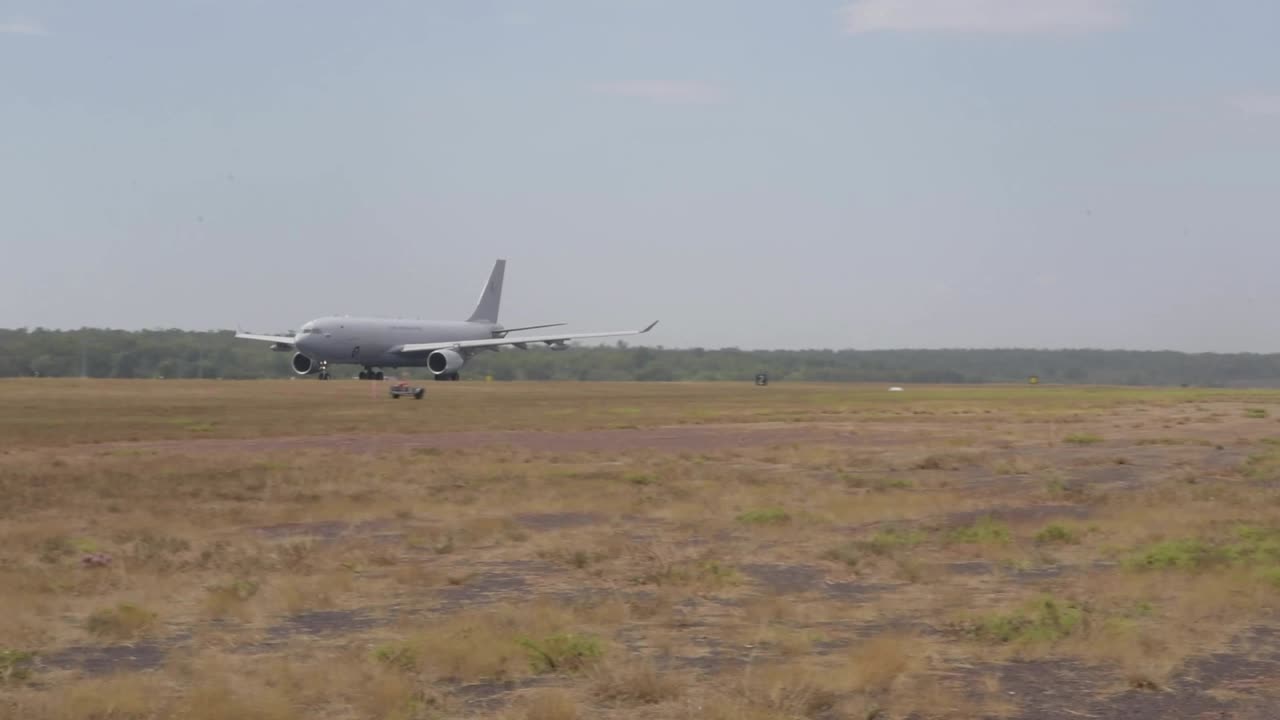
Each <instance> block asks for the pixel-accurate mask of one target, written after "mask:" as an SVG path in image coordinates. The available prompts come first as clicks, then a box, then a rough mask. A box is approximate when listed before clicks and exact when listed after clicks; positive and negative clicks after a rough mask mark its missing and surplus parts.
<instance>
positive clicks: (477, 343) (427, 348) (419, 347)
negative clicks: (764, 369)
mask: <svg viewBox="0 0 1280 720" xmlns="http://www.w3.org/2000/svg"><path fill="white" fill-rule="evenodd" d="M657 324H658V322H657V321H656V320H655V321H654V322H652V323H650V324H649V326H648V327H646V328H645V329H643V330H617V331H614V332H600V333H565V334H563V335H536V336H529V337H514V338H493V339H491V340H457V341H454V342H439V343H409V344H407V345H401V346H400V347H398V348H395V349H394V350H393V351H392V352H397V353H400V354H402V355H417V354H420V353H430V352H435V351H436V350H485V349H489V348H496V347H499V346H502V345H514V346H516V347H519V348H522V349H523V348H524V347H525V346H526V345H532V344H534V343H546V344H547V345H563V344H565V343H566V342H568V341H570V340H585V339H587V338H602V337H619V336H622V335H643V334H644V333H647V332H649V331H650V330H652V329H653V327H654V326H655V325H657Z"/></svg>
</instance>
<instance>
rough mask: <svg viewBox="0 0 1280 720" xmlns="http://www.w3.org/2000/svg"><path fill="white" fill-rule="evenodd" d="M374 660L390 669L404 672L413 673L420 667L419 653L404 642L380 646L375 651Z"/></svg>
mask: <svg viewBox="0 0 1280 720" xmlns="http://www.w3.org/2000/svg"><path fill="white" fill-rule="evenodd" d="M373 658H374V659H375V660H377V661H378V662H380V663H382V664H383V665H386V666H388V667H393V668H395V669H397V670H402V671H404V672H413V671H415V670H417V669H418V667H419V662H420V660H419V658H418V651H417V650H416V649H415V648H414V647H413V646H412V645H410V644H408V643H403V642H395V643H387V644H386V645H379V646H378V647H376V648H374V650H373Z"/></svg>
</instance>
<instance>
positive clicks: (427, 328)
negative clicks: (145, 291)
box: [236, 259, 658, 380]
mask: <svg viewBox="0 0 1280 720" xmlns="http://www.w3.org/2000/svg"><path fill="white" fill-rule="evenodd" d="M506 266H507V261H506V260H502V259H499V260H497V261H495V262H494V263H493V270H492V271H490V273H489V281H488V282H487V283H485V285H484V289H483V290H481V291H480V300H479V301H478V302H477V303H476V309H475V310H474V311H473V312H472V313H471V316H470V317H468V318H467V319H466V320H463V321H447V320H409V319H407V318H375V317H346V316H342V317H338V316H331V317H322V318H317V319H315V320H312V321H311V322H308V323H307V324H305V325H303V326H302V329H301V330H299V331H298V332H297V333H295V334H294V335H292V336H288V335H258V334H254V333H244V332H236V337H237V338H242V339H245V340H254V341H257V342H267V343H271V349H272V350H275V351H277V352H292V353H293V358H292V359H291V360H290V361H289V365H290V367H291V368H292V370H293V372H294V374H297V375H316V376H318V377H319V379H321V380H328V379H329V377H330V375H329V365H361V366H363V367H364V370H363V371H361V372H360V379H361V380H381V379H382V378H383V374H382V370H380V369H378V368H402V367H425V368H427V369H428V370H430V371H431V374H432V375H434V376H435V377H436V379H437V380H457V379H458V377H459V375H458V371H459V370H461V369H462V366H463V365H465V364H466V363H467V361H468V360H469V359H470V358H472V357H473V356H474V355H475V354H476V353H481V352H486V351H490V352H492V351H496V350H498V349H499V348H501V347H503V346H509V347H517V348H520V349H521V350H523V349H525V348H527V347H529V346H530V345H534V344H543V345H546V346H547V347H549V348H551V349H552V350H564V349H565V348H566V347H567V346H566V345H565V343H566V342H568V341H570V340H584V339H587V338H601V337H617V336H619V335H643V334H644V333H647V332H649V331H650V330H652V329H653V326H654V325H657V324H658V323H657V322H653V323H651V324H650V325H649V326H648V327H646V328H644V329H643V330H621V331H615V332H604V333H563V332H558V333H555V334H542V335H524V334H521V335H518V336H516V337H508V333H523V332H524V331H527V330H540V329H546V328H557V327H560V326H561V325H564V323H551V324H544V325H527V326H525V327H516V328H504V327H503V326H502V325H500V324H499V323H498V309H499V306H500V305H501V303H502V278H503V276H504V274H505V272H506Z"/></svg>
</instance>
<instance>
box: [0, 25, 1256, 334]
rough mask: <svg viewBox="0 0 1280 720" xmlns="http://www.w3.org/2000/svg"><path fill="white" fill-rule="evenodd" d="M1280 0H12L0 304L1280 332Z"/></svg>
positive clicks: (171, 319) (186, 314)
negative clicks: (477, 309)
mask: <svg viewBox="0 0 1280 720" xmlns="http://www.w3.org/2000/svg"><path fill="white" fill-rule="evenodd" d="M1277 28H1280V2H1276V0H1219V1H1217V2H1205V1H1204V0H856V1H852V2H849V1H845V2H841V1H840V0H787V1H783V0H545V1H543V2H533V1H523V2H522V1H520V0H447V1H445V0H440V1H434V2H432V1H427V0H415V1H409V0H406V1H403V2H378V3H351V2H317V1H315V0H308V1H307V2H283V1H271V2H265V1H262V0H252V1H251V0H204V1H195V0H189V1H183V0H166V1H161V0H156V1H155V2H145V3H144V2H129V1H127V0H119V1H116V2H109V3H108V2H89V1H87V0H86V1H83V2H59V1H57V0H27V1H25V2H24V1H21V0H19V1H18V2H10V1H8V0H0V327H21V326H46V327H79V326H83V325H91V326H110V327H122V328H142V327H171V326H172V327H184V328H202V329H203V328H229V327H235V326H236V325H237V324H240V325H242V326H243V327H245V328H246V329H254V330H259V331H277V330H285V329H290V328H296V327H297V326H298V325H300V324H301V323H302V322H303V321H305V320H307V319H308V318H311V317H314V316H317V315H323V314H330V313H350V314H377V315H408V316H416V317H424V318H458V319H460V318H463V317H465V316H466V315H467V314H468V313H469V312H470V310H471V306H472V304H473V303H474V300H475V297H476V295H477V294H478V292H479V290H480V286H481V285H482V283H483V281H484V279H485V275H486V273H487V272H488V270H489V266H490V264H491V263H492V260H493V258H495V257H498V256H502V257H506V258H509V260H510V264H509V267H508V271H507V285H506V292H505V294H504V305H503V317H502V320H504V321H505V322H506V323H507V324H509V325H510V324H524V323H536V322H552V321H565V322H569V323H571V325H572V327H574V328H575V329H579V330H583V331H591V330H608V329H615V328H626V327H633V326H638V325H641V324H643V323H647V322H648V321H650V320H653V319H659V318H660V319H661V320H662V321H663V322H662V324H661V325H660V326H659V328H658V330H657V331H655V333H654V334H653V335H652V336H650V338H649V341H650V342H652V343H654V344H665V345H668V346H706V347H719V346H727V345H737V346H740V347H770V348H776V347H788V348H796V347H857V348H884V347H956V346H965V347H991V346H1032V347H1079V346H1089V347H1108V348H1121V347H1123V348H1143V349H1146V348H1171V349H1179V350H1219V351H1237V350H1254V351H1277V350H1280V272H1278V269H1280V72H1278V71H1280V43H1278V42H1277V41H1276V39H1277Z"/></svg>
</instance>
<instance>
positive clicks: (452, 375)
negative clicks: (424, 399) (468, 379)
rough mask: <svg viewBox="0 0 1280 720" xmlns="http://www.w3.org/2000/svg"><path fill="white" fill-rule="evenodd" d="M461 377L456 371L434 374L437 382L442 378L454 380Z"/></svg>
mask: <svg viewBox="0 0 1280 720" xmlns="http://www.w3.org/2000/svg"><path fill="white" fill-rule="evenodd" d="M461 379H462V376H461V375H459V374H458V373H456V372H451V373H440V374H439V375H437V376H436V381H437V382H439V381H442V380H454V381H457V380H461Z"/></svg>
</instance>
